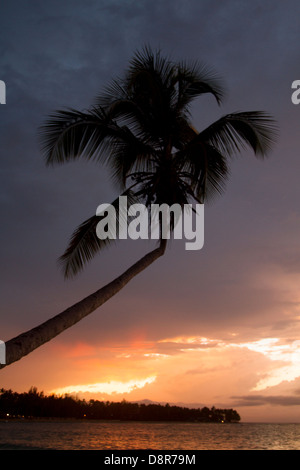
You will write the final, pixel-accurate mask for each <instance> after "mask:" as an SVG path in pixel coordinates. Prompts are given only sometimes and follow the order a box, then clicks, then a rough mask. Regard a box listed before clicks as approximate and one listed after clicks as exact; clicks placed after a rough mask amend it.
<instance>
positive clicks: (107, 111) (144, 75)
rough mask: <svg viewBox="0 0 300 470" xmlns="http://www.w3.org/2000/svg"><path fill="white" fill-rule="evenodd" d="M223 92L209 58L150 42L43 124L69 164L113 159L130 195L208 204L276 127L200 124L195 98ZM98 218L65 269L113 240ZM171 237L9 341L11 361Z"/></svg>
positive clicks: (92, 303) (51, 158)
mask: <svg viewBox="0 0 300 470" xmlns="http://www.w3.org/2000/svg"><path fill="white" fill-rule="evenodd" d="M223 92H224V91H223V86H222V84H221V82H220V80H219V79H218V78H217V77H216V76H215V74H214V73H212V72H211V71H209V70H208V69H207V68H206V67H204V66H200V65H199V64H197V63H195V64H192V65H189V64H187V63H184V62H182V63H179V62H173V61H172V60H171V59H169V58H165V57H162V55H161V53H160V52H159V51H158V52H155V53H154V52H152V50H151V49H150V48H145V49H143V50H142V51H141V52H137V53H136V54H135V55H134V57H133V59H132V61H131V62H130V66H129V68H128V70H127V71H126V73H125V75H124V77H123V78H121V79H117V80H113V81H112V82H111V84H110V85H109V86H108V87H107V88H106V89H105V90H104V92H103V93H102V94H101V95H100V96H99V97H97V99H96V101H95V104H94V105H93V106H92V107H91V109H90V110H89V111H87V112H80V111H76V110H74V109H67V110H60V111H57V112H56V113H54V114H53V115H52V116H50V117H49V120H48V121H47V122H46V123H45V124H44V125H43V126H42V127H41V129H40V130H41V138H42V144H43V152H44V153H45V158H46V163H47V165H55V164H62V163H64V162H67V161H69V160H75V159H77V158H80V157H81V158H86V159H88V160H93V161H95V162H96V163H101V164H106V165H108V166H109V168H110V169H111V172H112V177H113V178H114V179H115V180H116V181H117V182H118V184H119V185H120V194H122V195H125V196H127V197H128V202H129V203H132V202H135V201H143V202H144V204H145V205H149V204H151V203H156V204H163V203H165V204H168V205H172V204H174V203H176V204H180V205H181V206H183V205H184V204H187V203H190V202H191V201H194V202H195V201H196V203H200V204H203V203H204V202H205V201H207V200H208V199H209V198H211V197H213V196H214V195H215V194H218V193H222V191H223V189H224V187H225V182H226V180H227V177H228V162H229V158H230V157H231V156H232V155H233V154H234V153H235V152H238V153H239V152H240V151H242V150H243V149H244V148H245V146H249V147H250V148H251V149H252V150H253V151H254V154H255V155H256V156H257V157H264V156H265V155H266V154H267V153H268V151H269V150H270V148H271V144H272V143H273V141H274V137H275V128H274V122H273V120H272V119H271V117H270V116H268V115H267V114H265V113H264V112H257V111H255V112H238V113H232V114H228V115H225V116H223V117H221V118H220V119H219V120H217V121H216V122H214V123H213V124H212V125H210V126H209V127H208V128H206V129H205V130H202V131H201V132H198V131H197V130H196V129H195V128H194V127H193V126H192V124H191V122H190V111H191V110H190V108H191V104H192V103H193V101H194V100H195V99H196V98H198V97H200V96H201V95H203V94H207V93H208V94H211V95H213V97H214V98H215V99H216V101H217V103H218V104H220V103H221V102H222V98H223ZM113 204H114V205H115V206H116V201H115V202H114V203H113ZM98 222H99V217H98V216H96V215H94V216H92V217H90V218H89V219H87V220H86V221H85V222H83V223H82V224H81V225H80V226H79V227H78V229H77V230H75V232H74V233H73V235H72V237H71V239H70V243H69V246H68V247H67V249H66V251H65V253H64V254H63V255H62V257H61V258H60V262H61V263H62V267H63V270H64V275H65V277H71V276H74V275H76V274H77V273H78V272H79V271H80V270H81V269H82V268H83V267H84V265H85V264H86V263H87V262H88V261H90V260H91V258H93V257H94V256H95V254H96V253H98V252H99V251H101V250H102V249H103V247H104V246H106V245H107V244H108V243H109V242H110V239H109V238H107V239H105V240H100V239H99V238H98V237H97V235H96V225H97V223H98ZM161 222H162V221H161ZM166 243H167V241H166V240H165V239H164V238H163V237H162V236H161V237H160V240H159V244H158V246H156V247H155V249H154V250H153V251H151V252H149V253H148V254H146V255H145V256H144V257H143V258H142V259H140V260H139V261H137V262H136V263H135V264H133V265H132V266H131V267H130V268H129V269H128V270H127V271H125V272H124V273H123V274H121V275H120V276H119V277H117V278H116V279H115V280H113V281H112V282H110V283H109V284H108V285H106V286H104V287H102V288H100V289H99V290H98V291H96V292H94V293H92V294H91V295H89V296H87V297H86V298H84V299H83V300H81V301H80V302H78V303H76V304H75V305H73V306H72V307H70V308H68V309H67V310H65V311H64V312H62V313H60V314H58V315H56V316H55V317H53V318H52V319H50V320H48V321H46V322H45V323H43V324H41V325H40V326H38V327H36V328H34V329H32V330H30V331H28V332H25V333H23V334H21V335H19V336H17V337H16V338H13V339H11V340H10V341H8V342H7V343H6V364H11V363H12V362H14V361H17V360H19V359H20V358H21V357H23V356H25V355H26V354H28V353H30V352H31V351H33V350H34V349H36V348H37V347H39V346H41V345H42V344H44V343H45V342H47V341H49V340H51V339H52V338H54V337H55V336H57V335H58V334H60V333H61V332H62V331H64V330H65V329H67V328H69V327H70V326H72V325H74V324H75V323H77V322H78V321H80V320H81V319H82V318H84V317H85V316H86V315H88V314H90V313H91V312H93V311H94V310H96V309H97V308H99V307H100V306H101V305H102V304H103V303H104V302H106V301H107V300H109V299H110V298H111V297H112V296H114V295H115V294H116V293H117V292H119V291H120V290H121V289H122V288H123V287H124V286H125V285H126V284H127V283H128V282H129V281H130V280H131V279H132V278H134V277H135V276H136V275H137V274H139V273H140V272H141V271H143V270H144V269H145V268H147V267H148V266H149V265H151V264H152V263H153V262H154V261H155V260H157V259H158V258H159V257H160V256H162V255H163V254H164V252H165V248H166Z"/></svg>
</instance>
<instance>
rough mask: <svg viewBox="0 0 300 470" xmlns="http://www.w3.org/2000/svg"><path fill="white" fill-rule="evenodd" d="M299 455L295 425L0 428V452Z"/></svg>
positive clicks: (23, 425)
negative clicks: (287, 452)
mask: <svg viewBox="0 0 300 470" xmlns="http://www.w3.org/2000/svg"><path fill="white" fill-rule="evenodd" d="M1 449H2V450H3V449H15V450H17V449H20V450H21V449H62V450H63V449H64V450H72V449H73V450H74V449H77V450H108V449H111V450H125V449H126V450H129V449H153V450H300V424H254V423H239V424H223V425H221V424H214V423H209V424H202V423H201V424H200V423H149V422H147V423H140V422H101V421H93V422H87V421H79V422H78V421H67V422H61V421H46V422H38V421H37V422H31V421H23V422H22V421H21V422H13V421H11V422H0V450H1Z"/></svg>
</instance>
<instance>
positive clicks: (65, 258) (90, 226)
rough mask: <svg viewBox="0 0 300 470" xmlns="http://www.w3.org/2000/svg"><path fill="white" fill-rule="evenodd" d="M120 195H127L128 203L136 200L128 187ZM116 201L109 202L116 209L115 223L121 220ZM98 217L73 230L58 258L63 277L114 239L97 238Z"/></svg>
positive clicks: (80, 267)
mask: <svg viewBox="0 0 300 470" xmlns="http://www.w3.org/2000/svg"><path fill="white" fill-rule="evenodd" d="M121 196H127V203H128V205H130V204H134V203H136V202H138V199H137V197H136V196H135V195H134V193H133V192H132V191H131V190H130V189H128V190H126V191H124V193H123V194H121ZM118 203H119V198H117V199H115V200H114V201H113V202H112V204H111V205H112V206H113V207H114V208H115V209H116V222H117V224H119V221H120V220H121V219H120V214H119V211H118ZM100 219H101V216H98V215H93V216H92V217H90V218H89V219H87V220H85V221H84V222H83V223H82V224H80V225H79V227H78V228H77V229H76V230H75V231H74V232H73V234H72V236H71V238H70V241H69V244H68V246H67V248H66V250H65V252H64V253H63V255H62V256H61V257H60V258H59V260H58V261H59V264H60V266H61V268H62V270H63V273H64V277H65V278H71V277H73V276H75V275H76V274H78V273H79V272H80V271H81V270H82V269H83V268H84V266H85V265H86V264H87V263H88V262H89V261H91V260H92V259H93V258H94V256H95V255H96V254H97V253H98V252H100V251H102V250H103V249H104V248H107V247H109V246H110V245H111V244H112V243H113V242H114V241H115V240H114V239H113V238H106V239H100V238H98V236H97V233H96V227H97V224H98V223H99V221H100ZM122 223H123V221H122Z"/></svg>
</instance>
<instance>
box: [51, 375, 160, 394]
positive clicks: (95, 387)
mask: <svg viewBox="0 0 300 470" xmlns="http://www.w3.org/2000/svg"><path fill="white" fill-rule="evenodd" d="M155 380H156V376H150V377H147V378H146V379H135V380H129V381H127V382H119V381H114V380H112V381H109V382H100V383H94V384H85V385H70V386H68V387H63V388H57V389H56V390H52V393H54V394H56V395H67V394H70V395H71V394H76V393H78V394H81V393H103V394H108V395H114V394H123V393H130V392H132V391H133V390H135V389H138V388H143V387H145V385H148V384H151V383H153V382H154V381H155Z"/></svg>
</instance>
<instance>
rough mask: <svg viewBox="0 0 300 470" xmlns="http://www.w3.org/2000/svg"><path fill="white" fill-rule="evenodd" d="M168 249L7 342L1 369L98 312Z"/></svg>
mask: <svg viewBox="0 0 300 470" xmlns="http://www.w3.org/2000/svg"><path fill="white" fill-rule="evenodd" d="M165 249H166V240H162V241H161V243H160V246H159V247H158V248H156V249H155V250H153V251H151V252H150V253H148V254H147V255H145V256H144V257H143V258H141V259H140V260H139V261H137V262H136V263H135V264H133V265H132V266H131V267H130V268H129V269H127V271H125V272H124V273H123V274H121V275H120V276H119V277H117V278H116V279H115V280H113V281H112V282H110V283H109V284H107V285H106V286H104V287H102V288H101V289H99V290H97V291H96V292H94V293H93V294H90V295H89V296H88V297H86V298H84V299H83V300H81V301H80V302H78V303H76V304H74V305H73V306H71V307H69V308H68V309H66V310H64V311H63V312H61V313H59V314H58V315H56V316H55V317H53V318H51V319H50V320H47V321H46V322H44V323H42V324H41V325H39V326H37V327H35V328H33V329H31V330H29V331H27V332H25V333H22V334H20V335H19V336H16V337H15V338H13V339H11V340H9V341H7V342H6V343H5V346H6V364H2V365H0V368H3V367H5V366H7V365H9V364H12V363H13V362H16V361H18V360H19V359H21V358H22V357H23V356H26V355H27V354H29V353H30V352H32V351H34V350H35V349H37V348H38V347H39V346H42V345H43V344H44V343H46V342H48V341H50V340H51V339H53V338H55V336H57V335H59V334H60V333H62V332H63V331H64V330H66V329H67V328H70V327H71V326H73V325H75V323H77V322H79V321H80V320H82V319H83V318H84V317H86V316H87V315H89V314H90V313H92V312H93V311H95V310H96V309H97V308H98V307H100V306H101V305H102V304H104V303H105V302H107V300H109V299H110V298H111V297H113V296H114V295H115V294H117V293H118V292H119V291H120V290H121V289H122V288H123V287H125V286H126V284H127V283H128V282H129V281H130V280H131V279H133V278H134V277H135V276H136V275H137V274H139V273H140V272H141V271H143V270H144V269H146V268H147V267H148V266H150V264H152V263H153V262H154V261H155V260H156V259H157V258H159V257H160V256H162V255H163V254H164V252H165Z"/></svg>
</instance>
